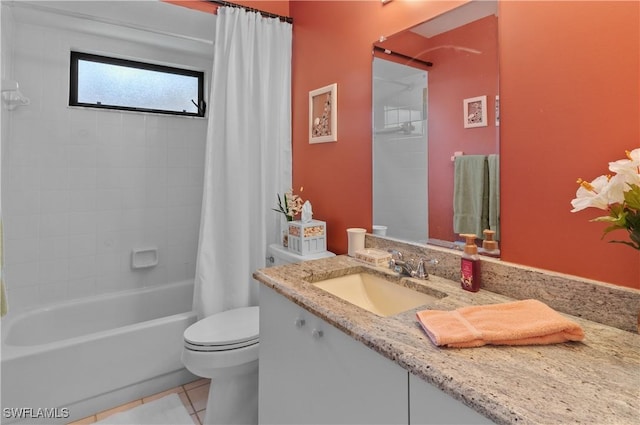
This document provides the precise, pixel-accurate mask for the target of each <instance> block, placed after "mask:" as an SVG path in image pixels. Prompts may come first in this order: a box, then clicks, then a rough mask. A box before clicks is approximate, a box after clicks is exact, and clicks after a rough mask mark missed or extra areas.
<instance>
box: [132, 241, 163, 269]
mask: <svg viewBox="0 0 640 425" xmlns="http://www.w3.org/2000/svg"><path fill="white" fill-rule="evenodd" d="M157 265H158V248H157V247H155V246H152V247H145V248H134V249H133V250H132V251H131V268H132V269H148V268H150V267H155V266H157Z"/></svg>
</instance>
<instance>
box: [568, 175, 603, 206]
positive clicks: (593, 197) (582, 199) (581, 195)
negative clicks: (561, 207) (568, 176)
mask: <svg viewBox="0 0 640 425" xmlns="http://www.w3.org/2000/svg"><path fill="white" fill-rule="evenodd" d="M608 183H609V179H608V178H607V176H600V177H597V178H596V179H595V180H593V181H592V182H591V183H589V182H586V181H584V180H582V179H578V184H580V187H578V190H577V191H576V198H575V199H574V200H572V201H571V205H572V206H573V209H572V210H571V212H577V211H582V210H584V209H585V208H589V207H595V208H599V209H601V210H606V209H607V208H608V207H609V198H608V190H604V191H603V189H604V188H605V187H606V186H607V184H608Z"/></svg>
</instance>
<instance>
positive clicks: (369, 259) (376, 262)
mask: <svg viewBox="0 0 640 425" xmlns="http://www.w3.org/2000/svg"><path fill="white" fill-rule="evenodd" d="M356 259H357V260H360V261H364V262H365V263H367V264H371V265H372V266H376V267H378V266H386V265H387V264H389V260H391V254H389V253H388V252H385V251H381V250H379V249H369V248H365V249H359V250H357V251H356Z"/></svg>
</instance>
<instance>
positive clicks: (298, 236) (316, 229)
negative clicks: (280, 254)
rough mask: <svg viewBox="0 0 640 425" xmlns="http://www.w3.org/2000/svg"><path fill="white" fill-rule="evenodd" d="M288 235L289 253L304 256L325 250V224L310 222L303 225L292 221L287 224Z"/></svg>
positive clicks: (322, 222) (298, 221)
mask: <svg viewBox="0 0 640 425" xmlns="http://www.w3.org/2000/svg"><path fill="white" fill-rule="evenodd" d="M287 224H288V233H289V251H293V252H295V253H296V254H300V255H306V254H314V253H316V252H324V251H326V250H327V223H325V222H324V221H320V220H311V221H310V222H308V223H303V222H302V221H300V220H294V221H290V222H288V223H287Z"/></svg>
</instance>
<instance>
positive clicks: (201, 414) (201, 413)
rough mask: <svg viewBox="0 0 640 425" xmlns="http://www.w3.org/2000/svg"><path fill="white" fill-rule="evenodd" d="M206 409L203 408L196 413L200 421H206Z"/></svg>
mask: <svg viewBox="0 0 640 425" xmlns="http://www.w3.org/2000/svg"><path fill="white" fill-rule="evenodd" d="M205 412H206V410H201V411H200V412H198V413H196V415H197V416H198V420H199V421H200V423H201V424H203V423H204V414H205Z"/></svg>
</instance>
